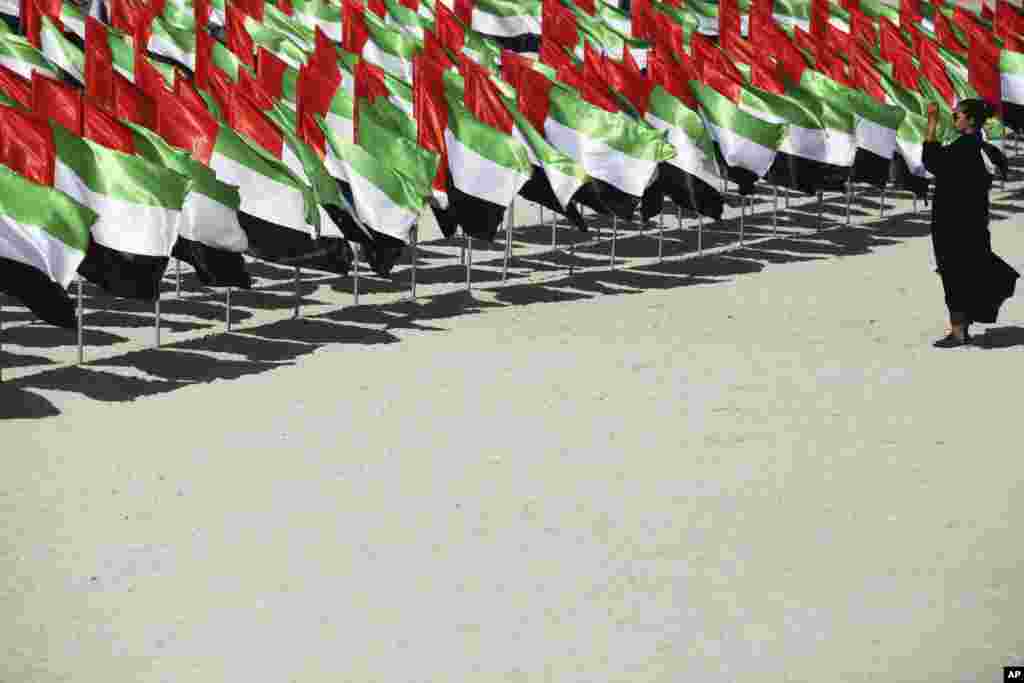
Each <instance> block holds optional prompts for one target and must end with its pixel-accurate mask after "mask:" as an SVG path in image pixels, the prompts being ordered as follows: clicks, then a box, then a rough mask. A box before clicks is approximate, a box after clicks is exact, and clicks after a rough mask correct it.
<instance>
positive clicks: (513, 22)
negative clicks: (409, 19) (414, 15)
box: [438, 0, 542, 52]
mask: <svg viewBox="0 0 1024 683" xmlns="http://www.w3.org/2000/svg"><path fill="white" fill-rule="evenodd" d="M440 4H442V3H440V2H439V3H438V5H440ZM541 5H542V3H541V2H540V0H459V1H458V2H456V3H455V8H454V9H455V14H456V16H457V17H458V18H459V20H460V21H461V22H462V23H463V24H464V25H465V26H466V27H468V28H470V29H472V30H473V31H476V32H477V33H480V34H481V35H482V36H484V37H486V38H489V39H492V40H494V41H495V42H496V43H497V44H498V46H499V47H500V48H504V49H507V50H512V51H513V52H538V51H539V50H540V36H541V25H542V21H541V17H542V8H541ZM441 12H442V11H441V10H438V16H439V17H440V15H441Z"/></svg>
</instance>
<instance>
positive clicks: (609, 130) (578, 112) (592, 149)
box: [519, 79, 675, 218]
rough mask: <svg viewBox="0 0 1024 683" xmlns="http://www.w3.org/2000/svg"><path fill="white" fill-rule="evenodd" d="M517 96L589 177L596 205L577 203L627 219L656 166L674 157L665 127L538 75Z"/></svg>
mask: <svg viewBox="0 0 1024 683" xmlns="http://www.w3.org/2000/svg"><path fill="white" fill-rule="evenodd" d="M544 80H546V79H544ZM520 96H521V97H520V103H519V108H520V111H522V112H523V113H524V114H525V115H527V117H528V118H530V120H531V121H532V122H533V123H534V125H535V126H536V127H537V129H538V130H542V131H543V132H544V137H545V138H546V139H547V140H548V142H550V143H551V144H552V145H553V146H554V147H555V148H556V149H557V150H559V151H561V152H562V153H564V154H565V155H566V156H568V157H569V158H570V159H573V160H574V161H576V162H577V163H579V164H580V165H581V166H582V167H583V169H584V171H586V173H587V175H589V176H590V177H591V178H593V179H594V181H595V183H596V186H597V188H598V189H599V194H600V196H601V200H600V201H601V203H600V204H597V205H594V204H592V203H590V202H581V203H585V204H587V205H588V206H591V207H592V208H595V209H596V210H600V211H602V212H612V213H614V214H615V215H617V216H619V217H621V218H629V217H630V215H631V214H632V212H633V211H634V210H635V208H636V206H637V204H638V203H639V201H640V199H641V198H642V197H643V194H644V191H645V190H646V189H647V187H648V186H649V185H650V184H651V183H652V182H653V181H654V176H655V173H656V172H657V169H658V164H660V163H661V162H662V161H668V160H669V159H671V158H673V156H674V155H675V150H674V149H673V147H672V145H671V144H669V142H668V140H667V132H666V131H660V130H657V129H656V128H654V127H653V126H651V125H650V124H649V123H647V122H645V121H638V120H635V119H633V118H631V117H629V116H628V115H626V114H624V113H622V112H609V111H606V110H604V109H602V108H600V107H597V106H595V105H593V104H591V103H589V102H587V101H586V100H585V99H583V97H581V96H580V95H579V94H577V93H575V92H573V91H571V90H569V89H568V88H566V87H564V86H562V85H560V84H558V83H553V82H550V81H548V82H547V83H546V84H545V83H543V82H540V80H539V79H537V82H536V84H535V87H530V88H528V89H526V91H525V92H524V91H523V89H521V90H520ZM524 98H525V101H524Z"/></svg>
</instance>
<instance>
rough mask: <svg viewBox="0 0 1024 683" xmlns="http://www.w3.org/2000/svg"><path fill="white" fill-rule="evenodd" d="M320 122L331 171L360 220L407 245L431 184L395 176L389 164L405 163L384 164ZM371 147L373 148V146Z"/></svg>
mask: <svg viewBox="0 0 1024 683" xmlns="http://www.w3.org/2000/svg"><path fill="white" fill-rule="evenodd" d="M318 118H319V117H318ZM318 122H319V123H320V125H321V129H322V130H323V131H324V134H325V135H326V138H327V142H328V146H329V149H328V156H327V164H328V168H329V169H330V170H331V174H332V175H333V176H334V177H336V178H338V179H339V180H342V181H343V182H345V183H346V185H347V188H346V189H347V191H348V192H347V193H348V194H350V195H351V197H352V200H351V201H352V204H353V205H354V206H355V209H356V211H357V212H358V214H359V217H360V219H361V220H362V221H363V222H365V223H366V224H367V225H368V226H370V227H372V228H373V229H374V230H376V231H377V232H380V233H383V234H385V235H388V236H390V237H392V238H393V239H396V240H398V241H400V242H401V243H402V244H407V243H408V242H409V240H410V233H411V230H412V228H413V226H414V225H415V224H416V221H417V220H418V219H419V215H420V212H421V211H422V210H423V208H424V205H425V202H426V195H425V194H424V193H425V192H426V193H429V189H430V186H429V182H428V183H427V184H426V185H424V186H418V185H417V183H415V182H414V181H412V180H411V179H410V178H409V177H408V176H405V175H403V174H400V173H396V172H395V171H394V170H393V169H392V168H390V167H389V166H388V162H391V163H397V164H402V160H398V159H388V160H387V161H385V160H384V159H382V158H380V157H379V156H377V155H375V154H372V153H371V152H369V151H368V150H367V149H365V148H364V147H362V146H360V145H356V144H353V143H352V142H350V141H347V140H345V139H343V138H342V137H341V136H340V135H337V134H335V133H334V132H333V131H332V130H331V129H330V128H329V127H328V126H327V125H326V124H325V123H324V122H323V119H319V121H318ZM369 129H370V126H366V130H364V132H363V136H362V137H363V138H366V137H369V136H370V135H372V133H369ZM370 148H371V149H372V148H373V144H372V143H371V144H370ZM406 163H410V164H412V163H415V160H413V159H408V160H406ZM435 165H436V164H435Z"/></svg>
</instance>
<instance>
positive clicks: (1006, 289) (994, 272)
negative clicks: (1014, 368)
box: [922, 99, 1018, 348]
mask: <svg viewBox="0 0 1024 683" xmlns="http://www.w3.org/2000/svg"><path fill="white" fill-rule="evenodd" d="M938 111H939V110H938V106H937V105H936V104H935V103H934V102H933V103H931V104H929V105H928V131H927V135H926V136H925V143H924V151H923V159H922V160H923V161H924V167H925V168H926V169H927V170H928V171H929V172H930V173H931V174H932V175H934V176H935V200H934V204H933V205H932V246H933V248H934V249H935V262H936V264H937V265H938V272H939V275H940V277H941V278H942V288H943V290H944V291H945V295H946V307H947V308H948V309H949V325H950V328H951V329H950V333H949V334H948V335H946V336H945V337H943V338H942V339H940V340H939V341H937V342H935V344H934V346H936V347H939V348H952V347H956V346H963V345H964V344H969V343H970V341H971V337H970V335H969V334H968V328H969V327H970V324H971V323H972V322H983V323H994V322H995V321H996V316H997V315H998V313H999V307H1000V306H1002V304H1003V302H1004V301H1005V300H1006V299H1007V298H1008V297H1010V296H1012V295H1013V290H1014V287H1015V286H1016V281H1017V277H1018V273H1017V271H1015V270H1014V269H1013V268H1011V267H1010V266H1009V265H1008V264H1007V263H1006V262H1005V261H1003V260H1002V259H1001V258H999V257H998V256H996V255H995V254H993V253H992V247H991V243H990V237H989V231H988V220H989V216H988V192H989V189H990V188H991V187H992V176H993V174H994V173H995V171H996V169H998V170H999V172H1000V174H1001V175H1002V176H1003V177H1004V178H1005V177H1006V170H1007V163H1006V158H1005V157H1004V156H1003V155H1002V153H1001V152H1000V151H999V150H998V149H997V148H996V147H995V146H993V145H990V144H988V143H987V142H985V141H984V140H982V137H981V127H982V125H983V124H984V123H985V121H987V120H988V119H989V117H991V116H992V113H993V112H992V108H991V106H989V105H988V103H986V102H984V101H983V100H974V99H972V100H964V101H962V102H960V103H959V105H957V107H956V109H955V110H954V112H953V125H954V126H955V127H956V129H957V130H958V131H959V132H960V137H958V138H957V139H956V140H955V141H954V142H952V143H950V144H949V145H947V146H945V147H943V146H942V145H941V144H939V142H937V141H936V129H937V127H938V124H939V119H938Z"/></svg>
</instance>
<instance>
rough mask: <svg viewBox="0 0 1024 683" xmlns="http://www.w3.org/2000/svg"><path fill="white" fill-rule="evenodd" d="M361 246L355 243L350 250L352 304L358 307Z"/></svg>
mask: <svg viewBox="0 0 1024 683" xmlns="http://www.w3.org/2000/svg"><path fill="white" fill-rule="evenodd" d="M361 249H362V245H361V244H359V243H358V242H356V245H355V247H353V248H352V303H353V304H354V305H356V306H358V305H359V252H360V250H361Z"/></svg>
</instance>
